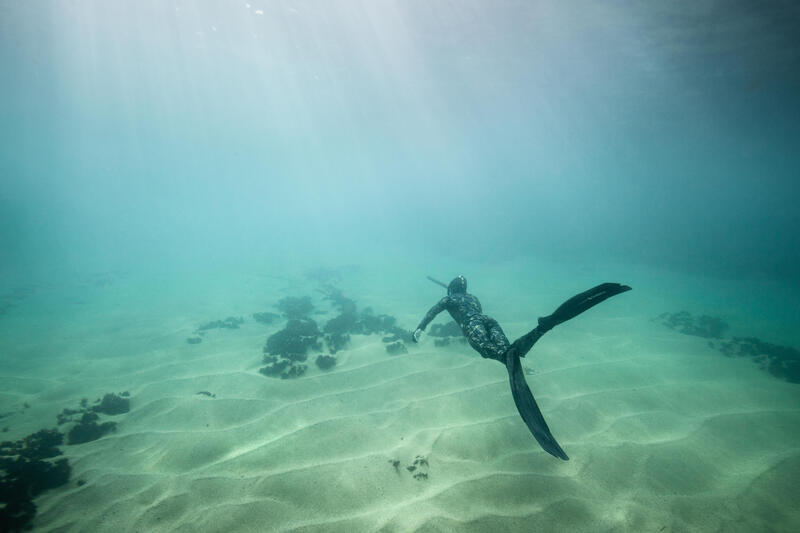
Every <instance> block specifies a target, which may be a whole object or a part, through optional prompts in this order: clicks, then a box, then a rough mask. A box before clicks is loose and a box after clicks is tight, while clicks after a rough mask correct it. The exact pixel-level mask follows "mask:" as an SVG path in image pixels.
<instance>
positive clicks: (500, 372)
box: [2, 302, 800, 532]
mask: <svg viewBox="0 0 800 533" xmlns="http://www.w3.org/2000/svg"><path fill="white" fill-rule="evenodd" d="M604 305H606V308H605V309H603V310H602V311H597V312H593V315H592V316H591V317H590V318H589V317H588V316H587V317H586V318H585V319H584V317H580V318H578V319H576V320H574V321H573V322H571V323H570V324H569V325H568V326H564V327H561V328H557V329H556V330H554V331H552V332H551V333H548V335H547V336H546V337H545V338H544V339H543V340H542V341H540V343H539V344H538V345H537V346H536V347H535V348H534V350H533V351H532V352H531V354H529V356H528V358H527V360H526V361H524V365H525V367H526V368H527V369H528V371H529V375H528V376H527V378H528V381H529V383H530V385H531V388H532V390H533V391H534V394H535V396H536V398H537V400H538V401H539V404H540V406H541V408H542V410H543V412H544V413H545V416H546V417H547V419H548V421H549V423H550V426H551V429H552V431H553V433H554V434H555V436H556V437H557V439H558V440H559V441H560V443H561V444H562V446H563V447H564V449H565V450H566V451H567V453H568V454H569V455H570V457H571V460H570V461H569V462H562V461H559V460H557V459H554V458H553V457H551V456H550V455H548V454H546V453H545V452H543V451H542V450H541V449H540V448H539V447H538V445H537V444H536V441H535V440H534V439H533V437H532V436H531V435H530V434H529V433H528V430H527V429H526V427H525V425H524V424H523V423H522V421H521V419H520V418H519V416H518V414H517V412H516V410H515V407H514V404H513V401H512V399H511V395H510V393H509V387H508V384H507V377H506V372H505V369H504V368H503V367H502V366H501V365H499V364H497V363H496V362H493V361H486V360H483V359H481V358H480V357H479V356H477V354H475V353H473V352H471V351H470V350H468V349H466V348H465V347H464V346H463V345H460V344H455V345H451V346H449V347H445V348H435V347H434V346H433V339H432V338H430V337H425V338H424V339H423V342H422V344H421V345H420V346H419V347H418V348H414V347H411V348H410V351H409V353H408V354H407V355H402V356H389V355H387V354H386V352H385V350H384V348H383V344H382V343H381V342H380V338H379V337H377V336H376V337H354V342H353V344H352V346H351V348H350V349H349V350H347V351H346V352H341V353H340V354H338V355H339V364H338V365H337V366H336V367H335V368H334V369H333V370H332V371H330V372H322V371H320V370H318V369H316V368H310V369H309V373H308V374H307V375H306V376H305V377H303V378H301V379H297V380H279V379H271V378H266V377H264V376H262V375H260V374H258V372H257V369H258V367H259V366H260V365H259V363H260V361H259V359H260V351H261V346H262V345H263V343H264V340H265V338H266V336H267V334H269V333H271V332H273V331H275V330H277V329H279V328H280V327H281V325H280V324H277V323H276V324H275V325H273V326H271V327H265V326H263V325H260V324H257V323H255V322H254V321H252V320H247V321H246V322H245V324H244V325H243V326H242V328H241V329H240V330H232V331H228V330H224V331H223V330H219V331H213V332H210V333H209V334H208V335H207V337H206V339H205V340H204V341H203V343H202V344H199V345H196V346H191V345H188V344H186V342H185V340H184V339H185V338H186V337H187V336H190V334H191V330H192V328H193V327H195V326H196V323H195V322H196V321H195V322H193V321H191V320H188V319H186V318H182V317H175V318H174V319H172V320H168V319H165V318H162V319H161V320H158V321H155V320H154V321H151V322H148V321H146V320H143V321H142V322H139V323H130V322H127V323H126V324H119V323H115V318H114V317H113V316H106V317H105V318H103V317H102V316H101V315H102V314H101V313H98V314H97V315H95V322H94V328H95V330H94V333H93V335H92V336H91V338H92V340H91V349H88V348H87V346H86V344H85V343H84V344H82V345H78V344H76V343H74V342H73V343H70V342H68V341H66V340H65V341H64V342H63V343H62V346H63V351H62V352H61V353H58V354H54V353H52V352H53V351H54V350H55V347H56V346H57V345H58V344H59V337H58V336H56V338H53V339H50V340H48V341H41V342H43V343H44V342H47V343H48V344H47V350H49V351H50V352H51V355H49V356H47V357H45V356H41V357H42V359H41V360H39V361H40V364H39V366H38V367H37V366H36V365H35V364H34V363H30V362H29V364H27V366H25V365H21V366H18V367H14V366H13V365H10V364H7V365H5V366H4V368H3V376H4V377H3V378H2V379H3V386H4V390H5V393H4V395H3V399H4V400H3V401H4V404H5V405H4V409H3V410H6V407H7V406H14V405H16V404H18V403H21V402H22V401H28V402H29V403H30V404H31V408H30V409H29V410H27V411H26V412H25V413H23V414H16V415H14V416H13V417H11V418H10V419H9V420H11V422H10V423H12V425H13V426H14V427H13V431H12V433H13V436H14V438H18V437H19V436H22V435H24V434H25V433H24V432H25V431H33V430H35V429H38V427H52V426H54V425H55V415H56V413H57V412H59V411H60V410H61V409H62V408H63V407H68V406H72V405H74V404H76V403H77V402H78V400H79V399H80V398H81V397H82V396H84V395H88V396H97V395H99V394H101V393H102V392H105V391H120V390H125V389H127V390H129V391H130V393H131V398H132V410H131V412H130V413H128V414H126V415H121V416H119V417H116V420H118V422H119V429H118V431H117V432H116V433H114V434H112V435H110V436H108V437H105V438H103V439H101V440H98V441H95V442H91V443H87V444H83V445H78V446H66V447H64V448H65V450H66V454H67V456H68V457H69V458H70V461H71V463H72V464H73V468H74V474H73V480H72V481H71V482H70V485H69V486H68V487H65V488H62V489H57V490H54V491H51V492H48V493H46V494H45V495H43V496H42V497H40V498H39V499H38V500H37V503H38V505H39V515H38V516H37V518H36V520H35V525H36V529H37V530H41V531H74V532H78V531H142V532H144V531H187V532H188V531H281V530H290V531H376V530H384V531H454V530H457V531H653V532H659V531H726V532H727V531H743V532H744V531H748V532H750V531H792V530H798V528H800V511H798V507H797V505H796V503H797V502H798V501H800V489H798V487H799V486H800V484H798V483H797V479H800V444H799V443H800V440H799V439H798V436H800V430H799V429H798V428H800V407H798V405H800V404H798V401H797V400H798V390H799V389H798V386H797V385H791V384H788V383H784V382H780V381H778V380H776V379H774V378H771V377H770V376H768V375H767V374H765V373H762V372H760V371H758V370H757V369H756V368H755V367H754V366H753V365H752V363H750V362H749V361H746V360H728V359H725V358H723V357H722V356H720V355H719V354H718V353H717V352H714V351H712V350H711V349H710V348H708V347H707V346H706V344H705V341H704V340H702V339H697V338H691V337H686V336H681V335H678V334H676V333H675V332H672V331H669V330H666V329H664V328H662V327H661V326H659V325H657V324H654V323H653V322H650V321H649V320H648V318H649V316H647V317H644V316H640V314H639V313H637V312H636V306H635V305H634V303H633V302H629V303H627V304H623V303H621V302H620V303H619V304H617V305H613V304H604ZM253 310H254V311H258V310H260V309H253ZM408 311H409V312H408V314H407V315H402V317H401V323H402V324H403V325H406V326H410V325H411V324H413V323H414V322H415V320H416V319H415V318H414V317H416V315H418V314H421V311H424V309H422V310H420V313H417V312H416V310H408ZM217 315H219V317H223V316H224V314H223V313H216V315H214V314H210V316H209V318H216V317H217ZM406 316H407V317H408V318H406ZM404 322H408V324H405V323H404ZM525 325H526V324H525V323H523V322H519V323H512V324H508V325H507V328H506V329H507V331H509V330H510V331H513V332H515V333H516V332H521V331H524V328H525ZM79 329H80V324H79V323H77V322H76V323H75V324H73V325H72V326H69V327H67V326H65V327H64V328H63V329H62V330H60V333H59V334H58V335H61V336H64V337H69V336H70V335H71V334H73V333H74V338H78V337H81V335H78V333H79V331H78V330H79ZM137 331H139V332H140V333H139V341H138V345H136V346H138V347H137V348H135V349H132V350H131V354H130V355H126V356H124V357H108V358H102V357H98V356H97V355H96V354H97V353H100V352H102V351H103V350H105V349H107V350H108V353H109V354H111V353H113V350H114V346H115V345H118V344H119V343H120V342H124V339H127V338H129V337H136V336H137V335H136V332H137ZM120 339H122V340H120ZM87 342H88V341H87ZM34 344H35V343H34ZM30 349H31V350H33V348H30ZM87 352H89V353H92V354H95V355H94V356H93V357H92V358H91V359H89V358H88V357H86V358H84V357H82V355H81V354H82V353H87ZM312 367H313V364H312ZM15 368H16V370H15ZM198 391H209V392H212V393H213V394H215V395H216V397H215V398H211V397H208V396H205V395H198V394H196V393H197V392H198ZM37 425H38V427H37ZM15 432H22V433H21V435H19V436H18V435H16V433H15ZM417 456H423V457H425V458H426V459H427V462H428V465H427V466H424V465H422V466H420V468H419V469H418V470H416V472H419V471H424V472H425V473H427V474H428V478H427V479H421V480H418V479H415V478H414V477H413V473H412V472H410V471H409V470H408V469H407V468H406V467H408V466H409V465H411V464H412V462H413V461H414V459H415V458H416V457H417ZM393 460H397V461H399V464H398V465H397V467H395V466H393V465H392V463H391V461H393ZM79 479H80V480H84V481H86V484H84V485H83V486H77V484H76V483H75V482H76V481H77V480H79Z"/></svg>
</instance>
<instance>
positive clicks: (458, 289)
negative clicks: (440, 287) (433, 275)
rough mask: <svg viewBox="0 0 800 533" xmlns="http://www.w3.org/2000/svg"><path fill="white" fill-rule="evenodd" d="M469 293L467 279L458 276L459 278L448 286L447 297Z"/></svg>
mask: <svg viewBox="0 0 800 533" xmlns="http://www.w3.org/2000/svg"><path fill="white" fill-rule="evenodd" d="M465 292H467V278H465V277H464V276H458V277H457V278H453V281H451V282H450V285H448V286H447V295H448V296H451V295H453V294H459V293H460V294H463V293H465Z"/></svg>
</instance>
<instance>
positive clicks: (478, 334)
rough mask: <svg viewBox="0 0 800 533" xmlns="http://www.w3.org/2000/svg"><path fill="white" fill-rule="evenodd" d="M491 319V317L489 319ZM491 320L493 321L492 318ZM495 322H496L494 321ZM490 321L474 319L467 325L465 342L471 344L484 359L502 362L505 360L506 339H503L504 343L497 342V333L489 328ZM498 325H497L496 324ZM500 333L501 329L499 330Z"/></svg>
mask: <svg viewBox="0 0 800 533" xmlns="http://www.w3.org/2000/svg"><path fill="white" fill-rule="evenodd" d="M490 320H491V319H490ZM492 322H494V321H493V320H492ZM494 323H495V324H497V322H494ZM487 326H491V323H487V321H486V320H477V319H476V320H474V321H473V322H471V323H470V324H469V325H468V326H467V328H466V329H467V331H466V333H467V335H466V337H467V342H469V345H470V346H472V347H473V348H474V349H475V351H477V352H478V353H479V354H481V356H482V357H484V358H486V359H494V360H495V361H499V362H501V363H503V364H505V362H506V358H505V353H506V350H507V349H508V339H505V335H503V338H504V339H505V344H503V343H502V342H499V343H498V342H497V333H496V332H494V331H492V329H490V327H487ZM498 327H499V326H498ZM500 333H501V334H502V330H501V331H500Z"/></svg>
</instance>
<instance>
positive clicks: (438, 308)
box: [414, 296, 449, 342]
mask: <svg viewBox="0 0 800 533" xmlns="http://www.w3.org/2000/svg"><path fill="white" fill-rule="evenodd" d="M448 302H449V298H448V297H447V296H445V297H444V298H442V299H441V300H439V301H438V302H436V305H434V306H433V307H431V308H430V310H429V311H428V312H427V314H426V315H425V318H423V319H422V322H420V323H419V326H417V330H416V331H415V332H414V342H419V336H420V335H421V334H422V332H423V331H425V328H426V327H428V324H430V323H431V320H433V319H434V318H436V315H438V314H439V313H441V312H442V311H444V310H445V309H447V304H448Z"/></svg>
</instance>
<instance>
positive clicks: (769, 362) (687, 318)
mask: <svg viewBox="0 0 800 533" xmlns="http://www.w3.org/2000/svg"><path fill="white" fill-rule="evenodd" d="M653 320H654V321H658V322H660V323H661V324H663V325H664V326H666V327H668V328H670V329H672V330H675V331H677V332H678V333H682V334H684V335H692V336H695V337H703V338H706V339H710V340H709V341H708V346H709V347H710V348H713V349H716V350H718V351H719V352H721V353H722V354H723V355H725V356H726V357H748V358H750V359H752V360H753V361H754V362H755V363H756V364H758V366H759V368H761V370H764V371H766V372H769V373H770V374H772V375H773V376H774V377H776V378H779V379H783V380H786V381H788V382H790V383H800V351H798V350H797V349H796V348H792V347H791V346H781V345H778V344H773V343H770V342H766V341H763V340H761V339H758V338H756V337H732V338H731V339H729V340H724V339H723V334H724V332H725V331H726V330H727V329H728V328H729V327H728V324H727V323H726V322H725V321H724V320H722V319H721V318H716V317H711V316H708V315H702V316H699V317H693V316H692V315H691V313H689V312H688V311H679V312H677V313H662V314H660V315H658V316H657V317H655V318H654V319H653ZM714 340H716V341H717V342H716V344H715V342H714Z"/></svg>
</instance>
